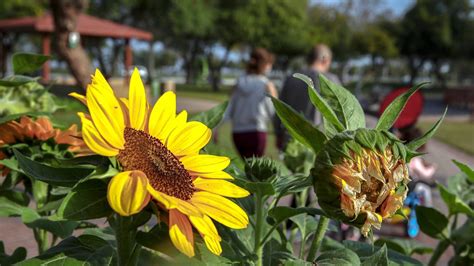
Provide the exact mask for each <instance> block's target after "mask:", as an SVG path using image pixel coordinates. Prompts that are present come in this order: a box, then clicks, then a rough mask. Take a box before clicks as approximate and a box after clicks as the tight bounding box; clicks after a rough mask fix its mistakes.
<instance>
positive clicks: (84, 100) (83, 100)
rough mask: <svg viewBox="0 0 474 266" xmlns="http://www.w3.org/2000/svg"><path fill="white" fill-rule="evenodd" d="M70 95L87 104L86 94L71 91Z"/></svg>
mask: <svg viewBox="0 0 474 266" xmlns="http://www.w3.org/2000/svg"><path fill="white" fill-rule="evenodd" d="M69 96H71V97H74V98H76V99H77V100H79V101H80V102H81V103H83V104H84V105H87V100H86V96H84V95H82V94H79V93H77V92H71V93H69Z"/></svg>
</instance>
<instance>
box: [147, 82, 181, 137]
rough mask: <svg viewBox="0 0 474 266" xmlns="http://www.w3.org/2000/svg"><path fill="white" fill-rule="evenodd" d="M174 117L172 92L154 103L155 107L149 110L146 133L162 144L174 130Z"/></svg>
mask: <svg viewBox="0 0 474 266" xmlns="http://www.w3.org/2000/svg"><path fill="white" fill-rule="evenodd" d="M175 117H176V94H174V92H172V91H168V92H165V93H164V94H163V95H162V96H161V97H160V98H159V99H158V101H156V103H155V106H153V109H152V110H151V113H150V119H149V121H148V131H149V133H150V135H152V136H153V137H155V138H158V139H160V140H161V141H162V142H164V141H165V140H166V138H167V137H168V135H169V134H170V132H171V130H173V128H174V119H175Z"/></svg>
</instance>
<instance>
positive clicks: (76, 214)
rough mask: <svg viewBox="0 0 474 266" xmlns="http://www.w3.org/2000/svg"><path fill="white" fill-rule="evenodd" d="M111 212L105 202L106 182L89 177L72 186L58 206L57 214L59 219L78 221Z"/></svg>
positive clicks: (99, 216) (104, 215) (106, 214)
mask: <svg viewBox="0 0 474 266" xmlns="http://www.w3.org/2000/svg"><path fill="white" fill-rule="evenodd" d="M111 213H112V209H111V208H110V206H109V204H108V202H107V183H106V182H104V181H103V180H99V179H90V180H87V181H84V182H81V183H78V184H77V185H76V186H75V187H73V188H72V190H71V192H70V193H68V195H67V196H66V197H65V198H64V200H63V202H62V203H61V206H60V207H59V208H58V213H57V215H58V218H60V219H65V220H72V221H78V220H89V219H94V218H101V217H106V216H108V215H110V214H111Z"/></svg>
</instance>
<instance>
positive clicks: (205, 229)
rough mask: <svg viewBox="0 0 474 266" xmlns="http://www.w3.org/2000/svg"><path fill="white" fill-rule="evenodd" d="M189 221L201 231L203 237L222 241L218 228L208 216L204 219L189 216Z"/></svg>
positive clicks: (204, 216) (203, 217)
mask: <svg viewBox="0 0 474 266" xmlns="http://www.w3.org/2000/svg"><path fill="white" fill-rule="evenodd" d="M189 220H190V221H191V223H192V224H193V226H194V227H195V228H196V229H197V230H198V231H199V233H200V234H201V235H203V236H210V237H213V238H215V239H218V240H221V237H220V236H219V233H218V232H217V229H216V226H215V225H214V223H213V222H212V220H211V218H209V216H207V215H203V216H202V217H196V216H189Z"/></svg>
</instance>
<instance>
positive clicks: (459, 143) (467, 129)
mask: <svg viewBox="0 0 474 266" xmlns="http://www.w3.org/2000/svg"><path fill="white" fill-rule="evenodd" d="M433 123H434V122H424V121H421V122H419V123H418V125H419V127H420V129H421V130H423V131H424V132H426V131H428V130H429V129H430V128H431V127H432V126H433ZM435 138H437V139H438V140H440V141H442V142H444V143H446V144H449V145H451V146H454V147H456V148H458V149H460V150H463V151H465V152H467V153H469V154H472V155H474V123H472V122H455V121H444V122H443V123H442V124H441V126H440V128H439V129H438V131H437V132H436V134H435Z"/></svg>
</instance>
